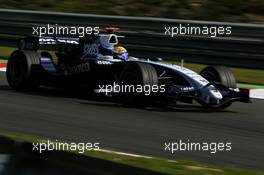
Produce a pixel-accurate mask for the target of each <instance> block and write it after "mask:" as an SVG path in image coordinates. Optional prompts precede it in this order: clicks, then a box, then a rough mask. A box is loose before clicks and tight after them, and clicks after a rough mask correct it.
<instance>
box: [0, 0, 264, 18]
mask: <svg viewBox="0 0 264 175" xmlns="http://www.w3.org/2000/svg"><path fill="white" fill-rule="evenodd" d="M102 7H103V8H102ZM0 8H15V9H29V10H45V11H58V12H74V13H89V14H100V15H103V14H105V15H125V16H151V17H165V18H178V19H192V20H210V21H225V22H247V23H264V18H263V15H264V1H263V0H232V1H231V0H151V1H146V0H115V1H113V0H103V1H98V0H75V1H72V0H38V1H36V0H8V1H6V0H0Z"/></svg>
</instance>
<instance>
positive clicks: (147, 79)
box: [116, 63, 158, 105]
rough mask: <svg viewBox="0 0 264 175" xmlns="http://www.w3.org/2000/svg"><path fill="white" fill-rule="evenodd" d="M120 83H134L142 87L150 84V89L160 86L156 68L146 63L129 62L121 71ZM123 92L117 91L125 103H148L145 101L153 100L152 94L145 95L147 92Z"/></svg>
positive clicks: (120, 99) (119, 97)
mask: <svg viewBox="0 0 264 175" xmlns="http://www.w3.org/2000/svg"><path fill="white" fill-rule="evenodd" d="M118 82H119V84H120V85H123V86H126V85H133V86H134V87H135V88H136V87H137V85H141V87H143V89H144V87H146V86H149V87H150V89H151V88H152V87H153V86H154V85H155V86H158V75H157V72H156V70H155V68H154V67H153V66H152V65H149V64H145V63H130V64H128V65H127V66H126V67H125V68H124V69H123V70H122V72H121V74H120V77H119V79H118ZM127 91H128V90H127V89H126V92H121V93H117V95H116V96H117V97H118V99H119V101H121V102H122V103H123V104H128V105H142V104H146V103H145V102H150V101H151V96H152V95H153V94H151V92H150V95H145V92H144V90H143V92H142V93H141V92H136V91H133V92H131V91H130V92H127Z"/></svg>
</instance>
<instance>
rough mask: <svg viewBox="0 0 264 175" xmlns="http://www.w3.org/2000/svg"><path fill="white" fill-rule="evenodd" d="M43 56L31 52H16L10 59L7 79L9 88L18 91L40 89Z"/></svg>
mask: <svg viewBox="0 0 264 175" xmlns="http://www.w3.org/2000/svg"><path fill="white" fill-rule="evenodd" d="M40 58H41V56H40V55H39V54H38V53H37V52H35V51H31V50H16V51H14V52H13V53H12V54H11V56H10V57H9V59H8V63H7V70H6V77H7V81H8V83H9V86H10V87H12V88H13V89H16V90H33V89H36V88H38V87H39V84H40V79H39V72H40V69H41V66H40Z"/></svg>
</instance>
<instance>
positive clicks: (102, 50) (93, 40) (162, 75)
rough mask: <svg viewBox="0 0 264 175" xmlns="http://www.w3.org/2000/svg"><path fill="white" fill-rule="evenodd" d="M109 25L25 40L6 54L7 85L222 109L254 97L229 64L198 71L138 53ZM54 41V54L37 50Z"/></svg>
mask: <svg viewBox="0 0 264 175" xmlns="http://www.w3.org/2000/svg"><path fill="white" fill-rule="evenodd" d="M106 30H107V32H106V33H105V34H99V35H95V36H93V37H90V38H84V39H80V38H69V37H68V38H67V37H58V36H57V37H42V38H37V37H29V38H26V39H24V40H22V41H21V42H20V45H19V49H18V50H16V51H14V52H13V53H12V54H11V56H10V57H9V60H8V64H7V72H6V75H7V80H8V82H9V85H10V86H11V87H12V88H14V89H16V90H31V89H35V88H37V87H39V86H40V85H42V86H59V87H66V86H70V87H71V86H74V87H78V88H82V89H87V91H88V90H92V91H93V92H95V93H101V94H104V95H106V96H110V97H113V98H114V99H117V101H119V102H121V103H126V104H142V103H143V104H150V103H151V102H153V101H158V102H162V103H170V104H176V102H177V101H180V102H185V103H193V101H196V102H198V103H199V104H201V105H202V106H203V107H206V108H213V109H218V108H226V107H228V106H230V105H231V104H232V102H235V101H240V102H246V103H247V102H250V98H249V91H248V90H247V89H241V88H237V86H236V80H235V77H234V75H233V73H232V72H231V71H230V70H229V69H228V68H226V67H223V66H208V67H206V68H204V69H203V70H202V71H201V72H200V74H198V73H196V72H194V71H192V70H190V69H187V68H185V67H183V66H177V65H172V64H169V63H166V62H163V61H161V60H160V59H154V60H153V59H152V60H151V59H146V58H145V59H142V58H135V57H132V56H130V55H129V54H128V52H127V50H126V49H125V48H124V47H122V46H120V45H119V44H118V38H119V36H117V35H116V34H114V32H113V31H114V30H115V29H113V28H107V29H106ZM50 46H51V47H52V48H53V50H55V54H51V52H49V51H38V50H39V49H40V48H41V50H43V47H50ZM54 48H55V49H54Z"/></svg>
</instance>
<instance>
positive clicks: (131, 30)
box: [0, 9, 264, 69]
mask: <svg viewBox="0 0 264 175" xmlns="http://www.w3.org/2000/svg"><path fill="white" fill-rule="evenodd" d="M0 21H1V22H0V45H1V46H13V47H14V46H16V45H17V42H18V39H19V38H21V37H23V36H26V35H31V34H32V32H33V29H32V26H36V25H38V26H39V25H45V24H58V25H71V26H114V27H120V28H121V29H122V32H118V34H120V35H124V36H125V37H126V38H125V39H121V43H123V44H125V45H126V47H127V48H128V50H129V52H130V54H131V55H133V56H137V57H161V58H163V59H165V60H176V61H179V60H181V59H185V60H186V61H188V62H194V63H203V64H221V65H227V66H234V67H246V68H255V69H263V68H264V53H263V52H264V30H263V29H264V25H259V24H242V23H221V22H208V21H191V20H176V19H164V18H143V17H125V16H106V15H88V14H73V13H59V12H39V11H29V10H11V9H0ZM179 24H182V25H187V24H190V25H193V26H200V27H203V26H207V27H211V26H224V27H227V26H230V27H232V35H230V36H229V37H216V38H211V37H208V36H199V37H198V36H177V37H174V38H172V37H169V36H166V35H165V34H164V32H165V29H164V28H165V27H167V26H178V25H179Z"/></svg>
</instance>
